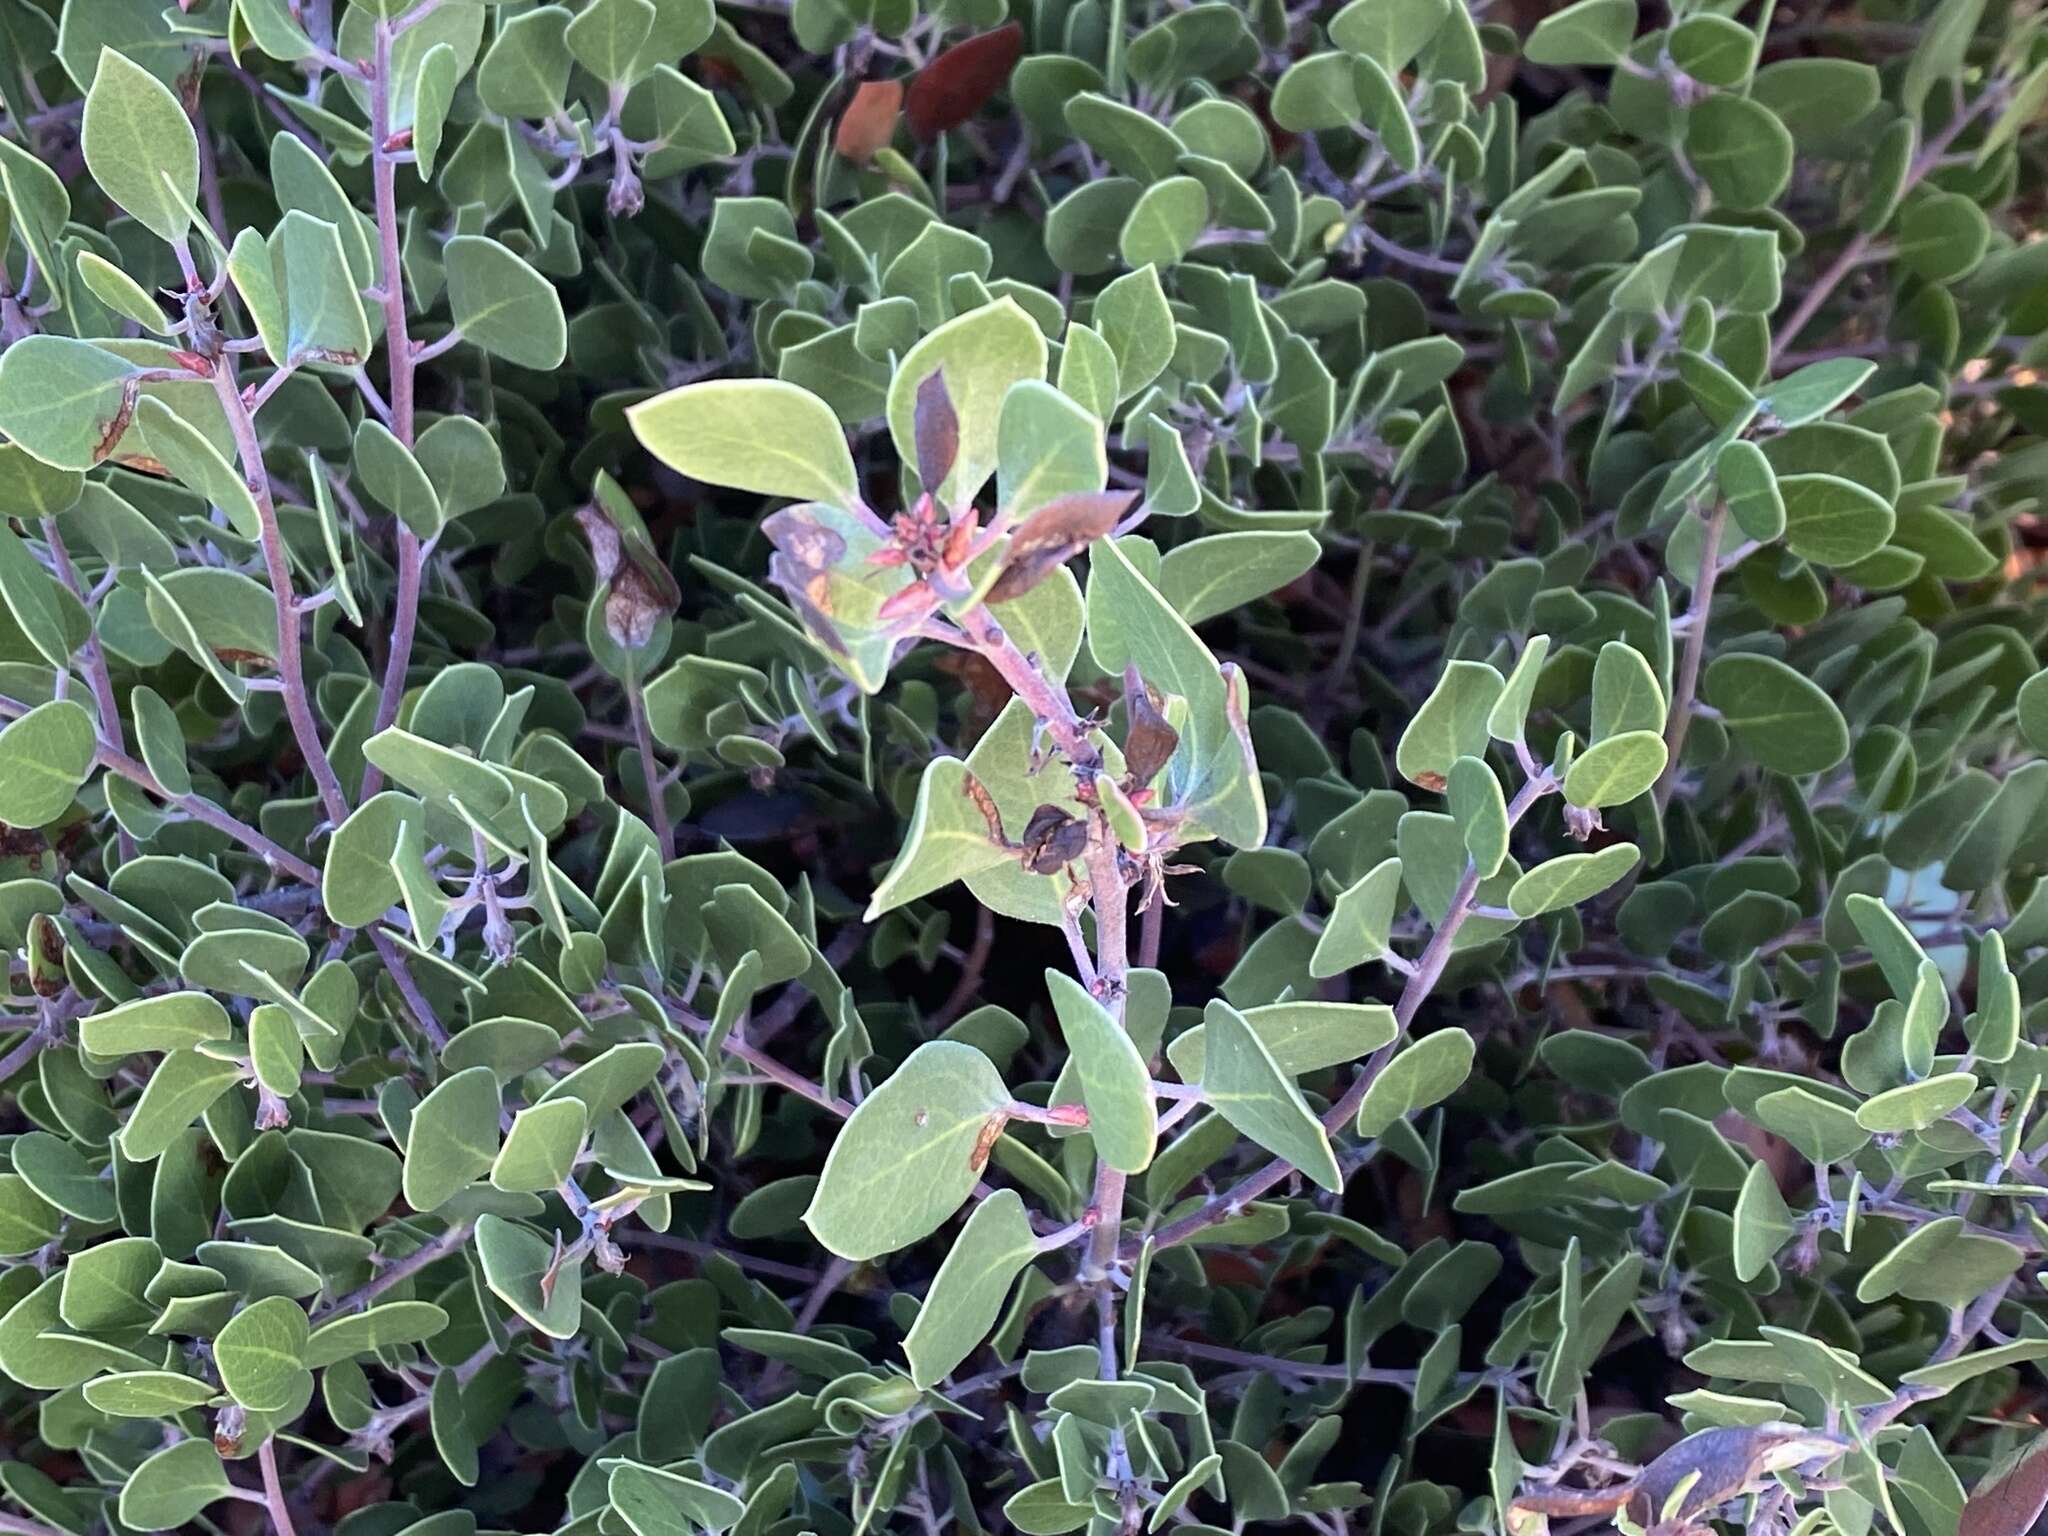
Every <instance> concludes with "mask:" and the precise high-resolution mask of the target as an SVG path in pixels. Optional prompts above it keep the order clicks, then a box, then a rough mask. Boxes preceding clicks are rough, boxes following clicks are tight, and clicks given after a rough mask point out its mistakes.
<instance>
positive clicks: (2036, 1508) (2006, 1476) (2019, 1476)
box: [1956, 1435, 2048, 1536]
mask: <svg viewBox="0 0 2048 1536" xmlns="http://www.w3.org/2000/svg"><path fill="white" fill-rule="evenodd" d="M2044 1507H2048V1435H2044V1436H2040V1437H2037V1438H2036V1439H2035V1440H2034V1441H2033V1443H2032V1444H2030V1445H2029V1446H2027V1448H2026V1449H2025V1450H2023V1451H2021V1452H2020V1453H2019V1456H2018V1458H2017V1459H2015V1460H2014V1461H2012V1462H2010V1463H2008V1464H2006V1465H2004V1466H2000V1467H1994V1468H1992V1470H1991V1471H1990V1472H1988V1473H1986V1474H1985V1475H1984V1477H1983V1479H1982V1480H1981V1481H1980V1482H1979V1483H1978V1484H1977V1486H1976V1488H1975V1489H1973V1490H1972V1491H1971V1494H1970V1497H1969V1498H1968V1499H1967V1500H1965V1501H1964V1503H1963V1518H1962V1520H1961V1522H1960V1523H1959V1524H1958V1525H1957V1526H1956V1536H2023V1533H2024V1532H2026V1531H2029V1530H2032V1529H2033V1526H2034V1522H2035V1521H2036V1520H2038V1519H2040V1518H2041V1511H2042V1509H2043V1508H2044Z"/></svg>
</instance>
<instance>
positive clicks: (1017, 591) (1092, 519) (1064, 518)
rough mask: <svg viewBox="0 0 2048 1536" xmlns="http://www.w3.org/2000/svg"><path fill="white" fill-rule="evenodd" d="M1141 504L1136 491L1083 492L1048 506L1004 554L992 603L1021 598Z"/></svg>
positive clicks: (1030, 520) (1033, 517)
mask: <svg viewBox="0 0 2048 1536" xmlns="http://www.w3.org/2000/svg"><path fill="white" fill-rule="evenodd" d="M1137 499H1138V493H1137V492H1136V491H1079V492H1076V493H1075V494H1074V495H1071V496H1060V497H1057V498H1055V499H1054V500H1052V501H1048V502H1047V503H1046V504H1045V505H1044V506H1042V507H1040V508H1039V509H1038V510H1037V511H1036V512H1034V513H1032V514H1031V515H1030V516H1029V517H1027V518H1025V519H1024V521H1023V522H1022V523H1020V524H1018V525H1017V531H1016V532H1015V533H1013V534H1011V535H1010V542H1009V545H1008V547H1007V548H1006V549H1005V550H1004V551H1003V572H1002V574H1001V575H1000V576H998V577H997V578H996V580H995V585H994V586H992V587H990V588H989V591H988V600H989V601H990V602H992V603H1006V602H1008V601H1010V599H1012V598H1016V597H1022V596H1023V595H1024V594H1025V593H1026V592H1029V591H1030V590H1031V589H1032V588H1033V587H1035V586H1037V585H1038V584H1039V583H1040V582H1041V581H1043V580H1045V578H1046V577H1048V576H1050V575H1051V574H1052V573H1053V572H1054V571H1056V570H1058V569H1059V568H1060V567H1061V566H1063V565H1065V564H1066V563H1067V562H1068V561H1069V560H1071V559H1073V558H1074V556H1076V555H1078V554H1079V553H1080V552H1081V551H1082V550H1084V549H1086V548H1087V547H1088V546H1089V545H1090V544H1093V543H1094V542H1095V541H1096V540H1097V539H1099V538H1101V537H1103V536H1104V535H1105V534H1107V533H1108V532H1109V531H1110V529H1112V528H1114V527H1115V526H1116V524H1117V519H1118V518H1120V517H1122V516H1123V515H1124V513H1125V512H1127V511H1128V510H1130V506H1131V503H1132V502H1134V501H1136V500H1137Z"/></svg>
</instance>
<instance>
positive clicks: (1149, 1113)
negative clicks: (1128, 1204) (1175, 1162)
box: [1045, 970, 1159, 1173]
mask: <svg viewBox="0 0 2048 1536" xmlns="http://www.w3.org/2000/svg"><path fill="white" fill-rule="evenodd" d="M1045 980H1046V985H1047V986H1049V987H1050V988H1051V989H1052V1004H1053V1009H1054V1011H1055V1012H1056V1013H1057V1014H1058V1015H1059V1021H1060V1032H1061V1033H1062V1034H1063V1035H1064V1036H1065V1037H1066V1042H1067V1050H1068V1051H1069V1052H1070V1053H1071V1056H1072V1060H1073V1064H1074V1070H1075V1072H1076V1074H1077V1075H1078V1076H1079V1077H1080V1081H1081V1102H1082V1103H1084V1104H1086V1105H1087V1106H1088V1134H1089V1135H1090V1137H1092V1138H1093V1139H1094V1142H1095V1150H1096V1152H1097V1154H1098V1155H1099V1156H1100V1157H1101V1158H1102V1160H1103V1161H1104V1162H1105V1163H1107V1164H1109V1166H1110V1167H1112V1168H1114V1169H1116V1170H1118V1171H1119V1172H1121V1173H1143V1172H1144V1171H1145V1169H1146V1168H1148V1167H1149V1166H1151V1163H1152V1151H1153V1148H1154V1146H1155V1145H1156V1144H1157V1142H1158V1139H1159V1108H1158V1103H1157V1101H1156V1100H1155V1099H1154V1098H1153V1095H1152V1074H1151V1073H1150V1072H1149V1071H1148V1070H1147V1069H1146V1066H1145V1059H1144V1057H1142V1056H1140V1055H1139V1054H1138V1048H1137V1046H1136V1045H1134V1044H1132V1042H1131V1037H1130V1035H1129V1034H1128V1033H1127V1032H1126V1031H1125V1029H1124V1027H1123V1025H1121V1024H1119V1023H1118V1022H1117V1021H1116V1019H1115V1018H1113V1017H1112V1016H1111V1015H1110V1012H1109V1010H1108V1009H1106V1008H1104V1007H1103V1006H1102V1004H1101V1003H1099V1002H1097V1001H1096V1000H1095V998H1094V996H1093V995H1092V994H1091V993H1090V992H1089V991H1088V990H1087V988H1085V987H1083V986H1082V985H1081V984H1080V983H1079V982H1078V981H1075V980H1074V978H1073V977H1071V976H1068V975H1066V974H1065V973H1064V972H1061V971H1055V970H1047V971H1046V973H1045Z"/></svg>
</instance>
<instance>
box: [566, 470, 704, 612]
mask: <svg viewBox="0 0 2048 1536" xmlns="http://www.w3.org/2000/svg"><path fill="white" fill-rule="evenodd" d="M576 523H577V526H578V527H580V528H581V529H582V530H583V536H584V537H585V538H586V539H588V540H589V541H590V558H591V563H592V564H593V565H594V566H596V568H597V591H596V592H595V593H594V594H593V596H594V597H596V598H597V599H599V600H601V601H602V602H603V603H604V624H605V633H606V634H607V635H609V636H610V637H611V639H612V642H613V644H615V645H621V646H626V647H628V648H637V647H639V646H643V645H645V644H646V643H647V642H648V641H649V640H650V639H652V638H653V635H654V629H655V626H656V625H657V624H659V623H660V622H661V620H662V619H663V618H665V617H667V616H668V615H669V614H672V613H674V612H675V611H676V609H678V608H679V607H681V606H682V601H683V589H682V588H681V587H680V586H679V585H677V583H676V578H675V572H673V571H671V570H670V569H669V568H668V563H667V562H666V561H664V560H663V559H662V558H661V557H660V556H659V555H658V554H656V553H655V550H654V541H653V540H652V539H650V538H649V537H648V536H647V527H646V525H645V524H644V523H643V522H641V520H640V514H639V512H638V511H637V510H636V509H635V508H634V506H633V504H632V503H631V502H630V501H628V500H627V499H626V496H625V493H624V492H623V491H622V490H620V489H619V487H618V486H617V485H616V484H614V483H613V482H612V481H611V480H610V478H609V477H608V476H600V477H599V480H598V485H597V494H596V495H595V496H594V497H593V498H592V499H591V500H590V501H589V502H588V503H586V504H585V505H584V506H582V507H579V508H577V511H576Z"/></svg>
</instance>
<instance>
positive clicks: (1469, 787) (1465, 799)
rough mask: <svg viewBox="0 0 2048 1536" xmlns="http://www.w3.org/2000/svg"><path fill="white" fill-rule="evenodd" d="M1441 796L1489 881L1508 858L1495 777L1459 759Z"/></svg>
mask: <svg viewBox="0 0 2048 1536" xmlns="http://www.w3.org/2000/svg"><path fill="white" fill-rule="evenodd" d="M1444 792H1445V803H1446V804H1447V805H1448V806H1449V808H1450V813H1451V819H1452V820H1453V821H1455V822H1456V823H1457V824H1458V835H1459V836H1460V837H1461V838H1463V839H1464V842H1465V851H1466V852H1467V853H1468V854H1470V855H1471V857H1472V862H1473V864H1475V865H1476V866H1477V867H1478V870H1479V877H1480V878H1481V879H1482V880H1485V879H1491V878H1492V877H1493V875H1494V874H1495V873H1497V872H1498V871H1499V869H1500V866H1501V863H1502V861H1503V860H1505V859H1506V858H1507V856H1508V831H1509V828H1508V803H1507V798H1506V796H1504V795H1503V794H1502V793H1501V787H1500V779H1499V777H1498V776H1497V775H1496V774H1495V773H1494V771H1493V770H1492V769H1491V768H1489V767H1488V766H1487V765H1486V762H1485V760H1484V759H1482V758H1477V757H1461V758H1459V759H1458V760H1457V761H1456V762H1455V763H1453V764H1451V774H1450V780H1449V782H1448V783H1447V784H1446V785H1445V790H1444ZM1320 947H1321V946H1318V948H1320Z"/></svg>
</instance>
